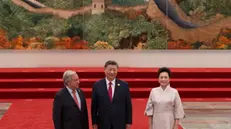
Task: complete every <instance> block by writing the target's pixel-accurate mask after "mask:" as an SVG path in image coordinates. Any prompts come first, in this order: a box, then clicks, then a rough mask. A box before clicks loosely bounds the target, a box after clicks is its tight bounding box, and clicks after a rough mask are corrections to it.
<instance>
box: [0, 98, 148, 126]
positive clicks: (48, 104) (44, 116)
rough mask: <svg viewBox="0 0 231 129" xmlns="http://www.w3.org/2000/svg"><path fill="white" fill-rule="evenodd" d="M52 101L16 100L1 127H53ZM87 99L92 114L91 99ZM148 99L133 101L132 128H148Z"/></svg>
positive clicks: (1, 122) (2, 120)
mask: <svg viewBox="0 0 231 129" xmlns="http://www.w3.org/2000/svg"><path fill="white" fill-rule="evenodd" d="M52 101H53V100H51V99H37V100H35V99H34V100H30V99H27V100H16V101H14V102H13V104H12V105H11V107H10V109H9V110H8V111H7V113H6V114H5V115H4V117H3V118H2V119H1V120H0V127H1V129H53V128H54V127H53V123H52ZM87 101H88V111H89V116H90V99H88V100H87ZM146 101H147V100H146V99H140V100H139V99H134V100H133V101H132V103H133V114H134V116H133V123H134V124H133V125H132V128H131V129H148V119H147V117H145V116H144V109H145V105H146ZM90 123H91V121H90Z"/></svg>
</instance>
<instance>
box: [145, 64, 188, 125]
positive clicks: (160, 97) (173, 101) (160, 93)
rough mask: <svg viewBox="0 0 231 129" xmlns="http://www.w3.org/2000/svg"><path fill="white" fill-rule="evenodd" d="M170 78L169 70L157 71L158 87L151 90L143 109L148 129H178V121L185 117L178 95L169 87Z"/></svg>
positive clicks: (161, 69)
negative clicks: (146, 117)
mask: <svg viewBox="0 0 231 129" xmlns="http://www.w3.org/2000/svg"><path fill="white" fill-rule="evenodd" d="M170 76H171V71H170V69H168V68H166V67H163V68H160V69H159V71H158V78H159V83H160V86H159V87H156V88H153V89H152V90H151V92H150V95H149V98H148V102H147V106H146V109H145V115H146V116H148V117H149V129H178V126H179V120H180V119H181V118H184V116H185V113H184V109H183V106H182V102H181V98H180V96H179V93H178V91H177V90H176V89H174V88H172V87H171V86H170Z"/></svg>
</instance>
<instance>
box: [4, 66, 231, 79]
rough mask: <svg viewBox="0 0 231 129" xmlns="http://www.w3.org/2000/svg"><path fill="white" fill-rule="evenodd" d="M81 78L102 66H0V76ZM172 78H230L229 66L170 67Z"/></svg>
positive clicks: (134, 73)
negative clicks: (68, 72) (68, 74)
mask: <svg viewBox="0 0 231 129" xmlns="http://www.w3.org/2000/svg"><path fill="white" fill-rule="evenodd" d="M67 69H72V70H75V71H77V72H78V74H79V76H80V77H81V78H103V77H104V72H103V71H104V70H103V68H4V69H3V68H2V69H1V68H0V78H2V79H7V78H61V77H62V74H63V72H64V71H65V70H67ZM157 70H158V69H157V68H120V69H119V73H118V77H119V78H156V77H157ZM171 70H172V77H173V78H230V76H231V69H230V68H172V69H171Z"/></svg>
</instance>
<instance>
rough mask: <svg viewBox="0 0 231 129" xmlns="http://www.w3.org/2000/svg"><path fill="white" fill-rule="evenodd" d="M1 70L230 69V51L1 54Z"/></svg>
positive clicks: (2, 52)
mask: <svg viewBox="0 0 231 129" xmlns="http://www.w3.org/2000/svg"><path fill="white" fill-rule="evenodd" d="M0 59H1V61H0V67H101V66H103V65H104V63H105V61H107V60H110V59H111V60H116V61H117V62H118V63H119V65H120V66H125V67H160V66H168V67H230V66H231V51H223V50H220V51H212V50H209V51H202V50H190V51H186V50H179V51H170V50H167V51H159V50H158V51H132V50H131V51H122V50H121V51H120V50H118V51H79V50H76V51H67V50H64V51H62V50H54V51H48V50H44V51H31V50H29V51H20V50H18V51H15V50H13V51H11V50H1V51H0Z"/></svg>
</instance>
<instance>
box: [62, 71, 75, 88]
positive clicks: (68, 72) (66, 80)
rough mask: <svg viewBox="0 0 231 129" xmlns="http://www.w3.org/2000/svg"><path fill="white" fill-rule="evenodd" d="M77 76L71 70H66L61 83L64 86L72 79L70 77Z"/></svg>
mask: <svg viewBox="0 0 231 129" xmlns="http://www.w3.org/2000/svg"><path fill="white" fill-rule="evenodd" d="M75 74H77V73H76V72H75V71H73V70H67V71H65V72H64V73H63V82H64V84H65V85H66V83H67V82H68V81H69V80H71V79H72V76H73V75H75Z"/></svg>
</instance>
